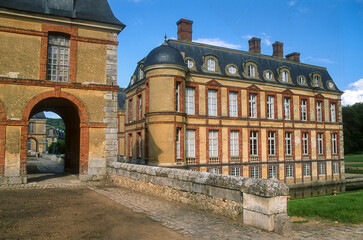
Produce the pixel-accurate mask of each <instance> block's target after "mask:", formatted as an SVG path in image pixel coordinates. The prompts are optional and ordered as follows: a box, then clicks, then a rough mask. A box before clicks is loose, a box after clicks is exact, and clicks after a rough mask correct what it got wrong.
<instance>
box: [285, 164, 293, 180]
mask: <svg viewBox="0 0 363 240" xmlns="http://www.w3.org/2000/svg"><path fill="white" fill-rule="evenodd" d="M293 177H294V167H293V166H292V165H290V164H289V165H286V178H293Z"/></svg>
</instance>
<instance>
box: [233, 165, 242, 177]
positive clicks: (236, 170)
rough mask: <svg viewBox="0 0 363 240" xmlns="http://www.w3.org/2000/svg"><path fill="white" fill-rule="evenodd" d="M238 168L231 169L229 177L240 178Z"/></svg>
mask: <svg viewBox="0 0 363 240" xmlns="http://www.w3.org/2000/svg"><path fill="white" fill-rule="evenodd" d="M240 171H241V170H240V168H239V167H232V168H231V176H241V174H240Z"/></svg>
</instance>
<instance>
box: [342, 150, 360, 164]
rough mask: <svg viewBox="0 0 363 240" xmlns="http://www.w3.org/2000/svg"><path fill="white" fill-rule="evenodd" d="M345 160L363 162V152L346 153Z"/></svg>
mask: <svg viewBox="0 0 363 240" xmlns="http://www.w3.org/2000/svg"><path fill="white" fill-rule="evenodd" d="M344 161H345V162H362V163H363V152H361V153H357V154H347V155H344Z"/></svg>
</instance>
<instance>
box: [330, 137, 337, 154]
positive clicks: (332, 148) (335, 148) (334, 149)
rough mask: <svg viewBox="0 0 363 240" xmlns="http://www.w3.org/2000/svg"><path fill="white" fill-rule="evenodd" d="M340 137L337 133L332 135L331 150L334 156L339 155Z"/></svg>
mask: <svg viewBox="0 0 363 240" xmlns="http://www.w3.org/2000/svg"><path fill="white" fill-rule="evenodd" d="M337 136H338V135H337V134H336V133H333V134H332V135H331V144H332V147H331V150H332V153H333V154H334V155H336V154H338V137H337Z"/></svg>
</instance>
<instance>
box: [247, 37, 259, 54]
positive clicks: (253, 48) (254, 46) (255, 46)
mask: <svg viewBox="0 0 363 240" xmlns="http://www.w3.org/2000/svg"><path fill="white" fill-rule="evenodd" d="M248 44H249V45H250V47H249V51H250V52H251V53H258V54H261V39H260V38H256V37H252V38H251V39H250V40H248Z"/></svg>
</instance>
